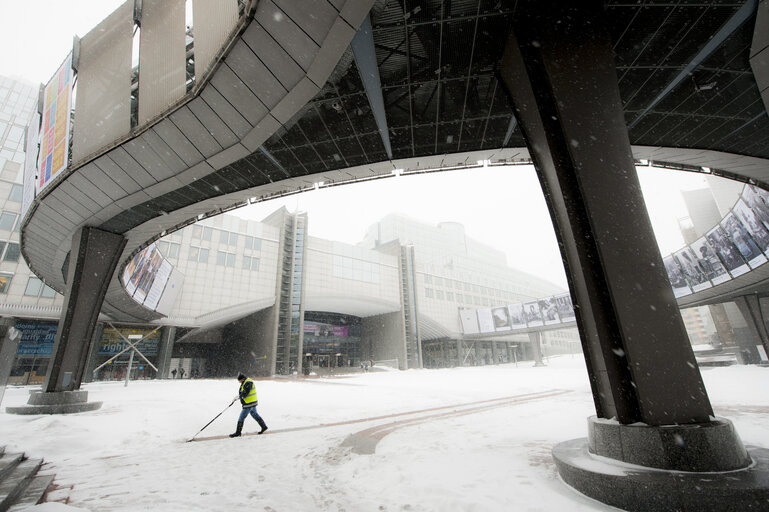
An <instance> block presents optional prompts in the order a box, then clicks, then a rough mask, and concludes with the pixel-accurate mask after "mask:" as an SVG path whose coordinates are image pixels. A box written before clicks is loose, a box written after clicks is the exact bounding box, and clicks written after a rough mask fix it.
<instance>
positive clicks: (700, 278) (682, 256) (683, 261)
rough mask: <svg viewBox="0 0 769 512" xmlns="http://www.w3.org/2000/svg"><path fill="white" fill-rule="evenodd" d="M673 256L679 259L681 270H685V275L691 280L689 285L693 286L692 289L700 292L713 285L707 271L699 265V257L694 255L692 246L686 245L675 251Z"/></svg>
mask: <svg viewBox="0 0 769 512" xmlns="http://www.w3.org/2000/svg"><path fill="white" fill-rule="evenodd" d="M673 256H674V257H675V259H676V261H678V265H679V266H680V268H681V272H683V274H684V277H685V278H686V280H687V281H688V282H689V286H691V287H692V290H694V291H695V292H698V291H700V290H705V289H707V288H710V287H711V286H713V285H712V284H711V283H710V279H708V276H707V275H706V274H705V272H704V271H703V270H702V269H701V268H700V267H699V265H697V257H696V256H695V255H694V252H692V250H691V248H689V247H684V248H683V249H681V250H679V251H676V252H675V253H673Z"/></svg>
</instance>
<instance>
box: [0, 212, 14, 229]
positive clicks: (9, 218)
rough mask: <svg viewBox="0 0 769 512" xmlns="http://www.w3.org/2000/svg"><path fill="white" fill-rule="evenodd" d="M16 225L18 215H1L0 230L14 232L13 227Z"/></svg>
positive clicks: (11, 213)
mask: <svg viewBox="0 0 769 512" xmlns="http://www.w3.org/2000/svg"><path fill="white" fill-rule="evenodd" d="M15 225H16V214H15V213H13V212H6V211H4V212H3V213H0V229H4V230H6V231H13V226H15Z"/></svg>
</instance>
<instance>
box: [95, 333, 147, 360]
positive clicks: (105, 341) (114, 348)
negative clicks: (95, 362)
mask: <svg viewBox="0 0 769 512" xmlns="http://www.w3.org/2000/svg"><path fill="white" fill-rule="evenodd" d="M120 332H121V333H122V334H123V336H125V337H126V338H128V337H129V336H130V335H132V334H134V335H135V334H139V335H141V336H146V335H148V334H149V333H150V332H152V330H151V329H120ZM132 341H133V340H132ZM133 343H134V345H136V348H137V349H139V352H141V353H142V354H144V355H145V356H147V357H150V356H156V355H158V345H159V344H160V331H155V332H154V333H152V334H150V335H149V336H148V337H147V338H145V339H143V340H141V341H139V342H138V343H137V342H133ZM126 348H128V343H126V341H125V340H124V339H123V338H122V337H121V336H120V334H118V333H117V332H115V330H114V329H105V330H104V333H103V334H102V336H101V341H100V343H99V355H100V356H114V355H115V354H118V353H120V352H122V351H123V349H126ZM124 355H125V356H126V357H127V356H128V352H126V353H125V354H124Z"/></svg>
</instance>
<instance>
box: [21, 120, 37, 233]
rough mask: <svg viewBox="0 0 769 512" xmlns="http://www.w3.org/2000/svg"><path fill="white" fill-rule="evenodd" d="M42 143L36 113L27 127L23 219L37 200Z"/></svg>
mask: <svg viewBox="0 0 769 512" xmlns="http://www.w3.org/2000/svg"><path fill="white" fill-rule="evenodd" d="M39 141H40V114H38V113H37V112H35V113H34V114H33V115H32V120H31V121H30V122H29V126H27V138H26V140H25V143H24V181H23V189H22V196H21V214H20V215H21V218H22V219H23V218H24V215H26V213H27V210H29V207H30V206H31V205H32V201H34V200H35V176H36V174H37V150H38V144H39Z"/></svg>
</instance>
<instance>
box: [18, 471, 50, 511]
mask: <svg viewBox="0 0 769 512" xmlns="http://www.w3.org/2000/svg"><path fill="white" fill-rule="evenodd" d="M52 483H53V475H47V476H36V477H33V478H31V479H30V480H29V485H28V486H27V488H26V489H25V490H24V492H23V493H22V495H21V497H20V498H19V499H18V500H16V503H14V504H13V505H12V506H11V507H10V508H9V509H8V512H21V511H22V510H26V509H27V507H31V506H33V505H37V504H38V503H40V500H42V499H43V497H44V496H45V493H46V491H48V487H50V485H51V484H52Z"/></svg>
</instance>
